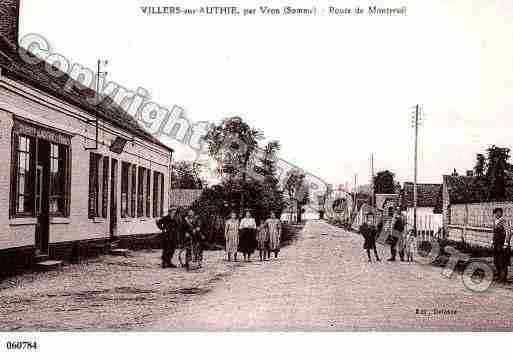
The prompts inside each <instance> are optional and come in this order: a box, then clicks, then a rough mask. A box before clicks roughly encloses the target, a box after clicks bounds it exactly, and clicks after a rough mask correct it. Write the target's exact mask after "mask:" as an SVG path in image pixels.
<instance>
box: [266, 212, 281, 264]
mask: <svg viewBox="0 0 513 359" xmlns="http://www.w3.org/2000/svg"><path fill="white" fill-rule="evenodd" d="M270 217H271V218H269V219H268V220H267V221H265V224H266V225H267V229H268V231H269V250H268V252H267V256H268V258H271V252H274V258H278V253H279V252H280V241H281V221H280V220H279V219H278V218H276V215H275V214H274V212H271V215H270Z"/></svg>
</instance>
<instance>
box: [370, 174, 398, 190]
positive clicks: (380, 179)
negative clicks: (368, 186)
mask: <svg viewBox="0 0 513 359" xmlns="http://www.w3.org/2000/svg"><path fill="white" fill-rule="evenodd" d="M394 177H395V174H394V173H393V172H390V171H388V170H386V171H380V172H378V173H377V174H376V176H374V193H385V194H393V193H396V188H395V187H396V185H395V182H394Z"/></svg>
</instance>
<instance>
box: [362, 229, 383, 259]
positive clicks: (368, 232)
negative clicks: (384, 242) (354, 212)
mask: <svg viewBox="0 0 513 359" xmlns="http://www.w3.org/2000/svg"><path fill="white" fill-rule="evenodd" d="M360 233H361V234H362V236H363V238H364V241H363V249H365V250H366V251H367V257H368V258H369V262H372V259H371V252H370V251H371V249H372V250H374V255H375V256H376V262H379V261H381V260H380V259H379V256H378V251H377V250H376V237H377V236H378V235H379V232H378V230H377V228H376V227H374V226H371V225H369V224H367V223H365V222H364V223H363V224H362V225H361V226H360Z"/></svg>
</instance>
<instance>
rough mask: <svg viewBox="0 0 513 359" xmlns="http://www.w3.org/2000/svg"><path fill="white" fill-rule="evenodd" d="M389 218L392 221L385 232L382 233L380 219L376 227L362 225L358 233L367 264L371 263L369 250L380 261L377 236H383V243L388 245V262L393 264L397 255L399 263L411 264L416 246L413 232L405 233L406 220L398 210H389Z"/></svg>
mask: <svg viewBox="0 0 513 359" xmlns="http://www.w3.org/2000/svg"><path fill="white" fill-rule="evenodd" d="M389 216H390V217H392V220H391V224H390V228H389V230H388V231H386V232H383V227H384V226H385V222H384V219H383V218H380V220H379V222H378V224H377V226H376V227H373V226H369V225H367V224H364V225H362V227H361V228H360V233H362V235H363V237H364V239H365V240H364V243H363V248H364V249H365V250H366V251H367V257H368V259H369V262H372V258H371V250H373V251H374V255H375V257H376V261H377V262H379V261H381V259H379V255H378V251H377V249H376V240H377V238H378V237H379V236H382V235H384V236H385V238H384V240H385V242H386V243H388V244H389V245H390V258H389V259H388V261H389V262H395V261H396V258H397V254H399V258H400V260H401V262H404V261H407V262H413V259H414V253H415V246H416V240H415V233H414V231H413V230H410V231H407V232H405V227H406V220H405V218H404V216H403V215H402V213H401V210H400V209H399V208H397V209H396V211H395V212H394V210H393V209H391V210H390V212H389Z"/></svg>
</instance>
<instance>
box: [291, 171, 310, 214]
mask: <svg viewBox="0 0 513 359" xmlns="http://www.w3.org/2000/svg"><path fill="white" fill-rule="evenodd" d="M285 190H286V191H287V194H288V198H289V203H290V204H292V203H293V204H295V205H296V211H297V217H296V220H297V223H301V215H302V213H303V206H305V205H306V204H308V202H309V201H310V191H309V188H308V183H307V182H306V181H305V173H304V172H301V171H297V170H292V171H290V172H289V174H288V176H287V180H286V181H285Z"/></svg>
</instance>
